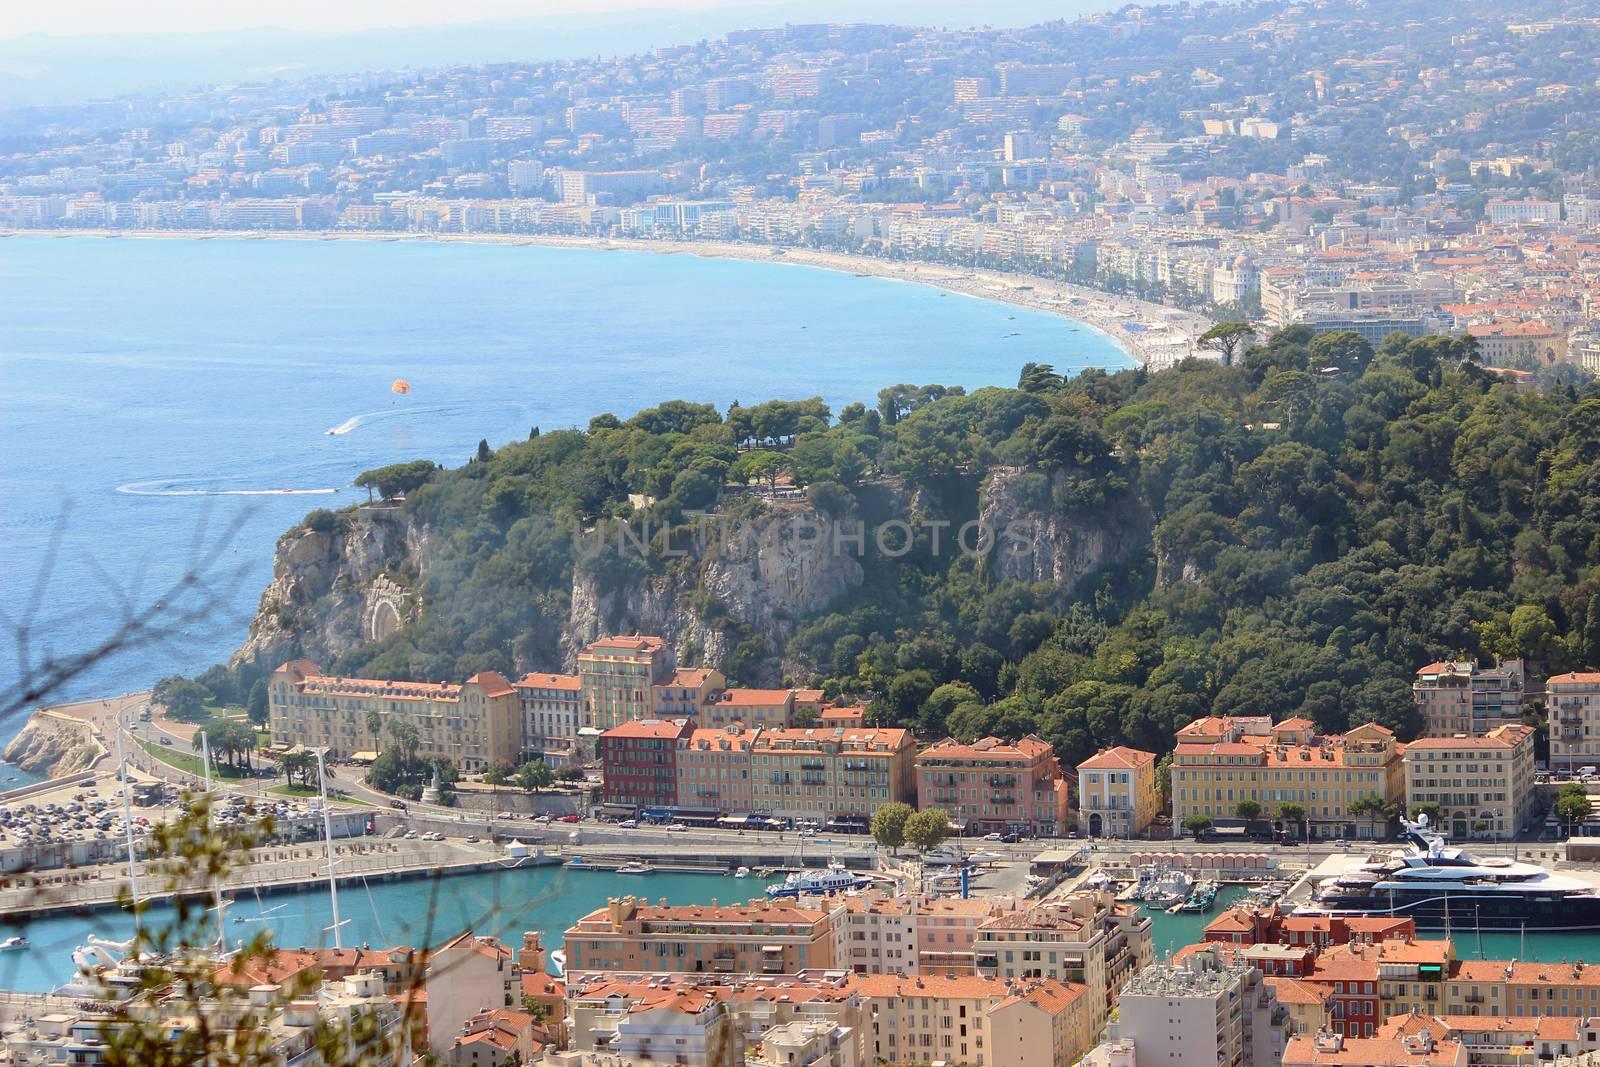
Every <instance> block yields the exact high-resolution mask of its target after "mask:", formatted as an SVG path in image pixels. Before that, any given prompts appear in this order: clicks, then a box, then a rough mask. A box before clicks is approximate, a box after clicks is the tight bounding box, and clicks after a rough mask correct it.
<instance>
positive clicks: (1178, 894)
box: [1144, 871, 1194, 910]
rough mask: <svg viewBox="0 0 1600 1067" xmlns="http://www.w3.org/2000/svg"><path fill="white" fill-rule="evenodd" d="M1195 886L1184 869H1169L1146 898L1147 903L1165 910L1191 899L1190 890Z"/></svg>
mask: <svg viewBox="0 0 1600 1067" xmlns="http://www.w3.org/2000/svg"><path fill="white" fill-rule="evenodd" d="M1193 888H1194V883H1193V881H1191V880H1190V878H1189V876H1188V875H1187V874H1184V873H1183V872H1182V871H1168V872H1167V873H1166V874H1163V875H1162V876H1161V877H1160V878H1159V879H1158V880H1157V881H1156V884H1155V887H1154V888H1152V889H1151V890H1150V892H1149V894H1148V895H1147V896H1146V897H1145V898H1144V902H1145V904H1146V905H1148V906H1149V907H1152V908H1160V909H1162V910H1165V909H1167V908H1170V907H1172V906H1173V905H1174V904H1181V903H1183V902H1184V901H1185V900H1188V899H1189V891H1190V890H1191V889H1193Z"/></svg>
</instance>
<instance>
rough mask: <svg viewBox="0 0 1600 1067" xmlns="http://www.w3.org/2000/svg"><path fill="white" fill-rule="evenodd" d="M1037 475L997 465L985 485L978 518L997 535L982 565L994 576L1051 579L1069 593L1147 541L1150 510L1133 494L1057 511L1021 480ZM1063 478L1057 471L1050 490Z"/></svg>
mask: <svg viewBox="0 0 1600 1067" xmlns="http://www.w3.org/2000/svg"><path fill="white" fill-rule="evenodd" d="M1025 477H1033V478H1035V479H1037V478H1039V477H1041V476H1038V475H1031V476H1030V475H1028V473H1027V472H1026V471H1024V470H1023V469H1021V468H1018V467H996V468H994V470H993V472H992V473H991V474H990V476H989V480H988V482H987V483H986V484H985V485H984V488H983V499H982V504H981V510H980V520H981V521H982V522H983V523H984V524H985V526H986V527H987V529H988V530H989V531H992V536H993V537H994V538H995V549H994V551H993V552H992V553H991V554H990V555H989V556H988V558H987V560H986V563H985V565H986V566H987V567H989V568H991V569H992V571H993V573H994V574H995V576H996V577H998V578H1001V579H1006V580H1011V581H1019V582H1049V583H1050V584H1052V585H1054V586H1056V587H1058V588H1059V589H1060V590H1061V593H1062V596H1063V597H1070V596H1071V595H1072V593H1073V591H1074V590H1075V589H1076V588H1077V586H1078V584H1079V583H1080V582H1082V581H1083V580H1084V579H1085V578H1087V577H1090V576H1091V575H1094V574H1096V573H1097V572H1099V571H1102V570H1104V569H1105V568H1107V567H1112V566H1118V565H1120V564H1123V563H1126V562H1127V561H1128V560H1130V559H1132V558H1134V556H1136V555H1137V554H1139V553H1141V552H1143V551H1145V550H1146V549H1147V547H1148V546H1149V543H1150V528H1151V516H1150V513H1149V510H1148V509H1147V508H1146V507H1145V506H1144V505H1143V504H1142V503H1141V502H1139V501H1138V500H1136V499H1135V498H1134V497H1132V496H1131V495H1123V496H1121V497H1118V498H1117V500H1116V501H1114V502H1113V503H1111V504H1109V505H1107V506H1105V507H1103V508H1099V509H1096V510H1094V511H1092V512H1090V511H1061V510H1058V509H1056V508H1054V507H1051V506H1049V505H1048V503H1047V502H1046V500H1045V499H1041V498H1042V497H1046V496H1048V494H1040V493H1038V492H1037V491H1034V492H1029V491H1027V489H1026V488H1025V487H1024V485H1023V482H1022V480H1023V479H1024V478H1025ZM1064 481H1065V479H1064V478H1063V476H1062V475H1060V474H1057V475H1056V476H1055V478H1054V479H1053V480H1052V481H1051V482H1050V483H1049V489H1050V491H1051V493H1054V492H1055V491H1056V490H1058V489H1059V488H1060V487H1061V485H1062V483H1063V482H1064Z"/></svg>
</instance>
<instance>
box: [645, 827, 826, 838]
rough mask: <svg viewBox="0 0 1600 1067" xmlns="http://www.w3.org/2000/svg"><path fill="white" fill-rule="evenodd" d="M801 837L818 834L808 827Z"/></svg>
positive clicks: (801, 832)
mask: <svg viewBox="0 0 1600 1067" xmlns="http://www.w3.org/2000/svg"><path fill="white" fill-rule="evenodd" d="M667 829H669V830H670V829H672V828H671V827H670V826H669V827H667ZM800 836H801V837H816V836H817V832H816V831H815V830H813V829H812V828H811V827H809V826H808V827H806V828H805V829H804V830H801V831H800Z"/></svg>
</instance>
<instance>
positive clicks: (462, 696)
mask: <svg viewBox="0 0 1600 1067" xmlns="http://www.w3.org/2000/svg"><path fill="white" fill-rule="evenodd" d="M372 713H377V715H378V716H379V719H380V720H381V724H380V726H379V730H378V732H377V734H376V735H374V733H373V730H372V727H371V725H370V724H369V722H368V719H369V717H370V716H371V714H372ZM267 715H268V719H267V721H268V727H269V729H271V731H272V740H273V743H274V744H279V745H289V746H292V745H303V746H305V747H306V748H314V749H315V748H320V749H324V750H326V751H327V752H328V753H329V754H330V755H332V756H334V757H335V758H340V757H346V756H350V755H352V754H354V753H356V752H364V751H368V752H370V751H377V750H381V749H383V748H385V747H387V746H389V745H390V744H392V742H393V736H392V734H391V732H390V730H391V724H392V723H395V722H408V723H410V724H412V725H413V726H415V727H416V730H417V751H416V755H417V758H419V759H423V760H436V759H444V760H449V761H450V762H451V763H453V764H455V765H456V766H457V767H458V768H460V769H461V770H462V771H465V772H468V773H472V772H475V771H483V770H487V769H489V768H490V767H512V766H515V765H516V763H517V760H518V757H519V756H520V755H521V754H522V751H523V745H522V736H523V735H522V703H521V701H520V700H519V699H518V698H517V691H516V690H515V689H514V688H513V687H512V685H511V683H510V682H508V681H506V680H505V679H504V678H503V677H501V676H500V675H499V674H498V673H496V672H494V671H480V672H479V673H477V674H474V675H473V676H472V677H471V678H468V679H467V680H466V681H465V682H462V683H461V684H460V685H453V684H450V683H434V682H391V681H383V680H381V679H372V678H337V677H333V676H330V675H325V674H323V673H322V668H321V667H319V666H317V665H316V664H315V663H312V662H310V661H309V660H293V661H291V662H289V663H285V664H284V665H283V666H281V667H279V668H278V669H277V670H275V671H273V672H272V676H271V678H269V679H268V681H267Z"/></svg>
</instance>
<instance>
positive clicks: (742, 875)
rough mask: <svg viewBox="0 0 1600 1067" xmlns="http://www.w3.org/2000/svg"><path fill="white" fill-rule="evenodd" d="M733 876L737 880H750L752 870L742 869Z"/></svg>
mask: <svg viewBox="0 0 1600 1067" xmlns="http://www.w3.org/2000/svg"><path fill="white" fill-rule="evenodd" d="M733 876H734V877H735V878H748V877H750V868H749V867H740V868H739V869H738V870H736V871H734V872H733Z"/></svg>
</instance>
